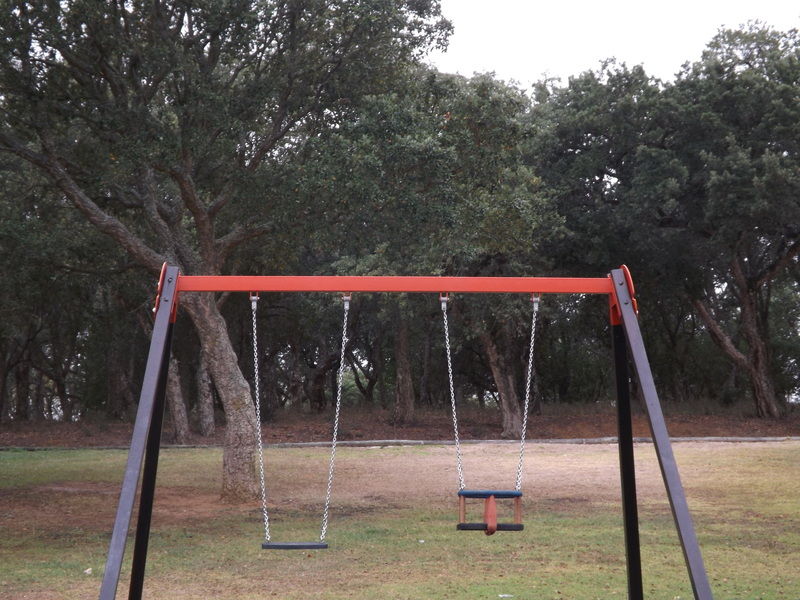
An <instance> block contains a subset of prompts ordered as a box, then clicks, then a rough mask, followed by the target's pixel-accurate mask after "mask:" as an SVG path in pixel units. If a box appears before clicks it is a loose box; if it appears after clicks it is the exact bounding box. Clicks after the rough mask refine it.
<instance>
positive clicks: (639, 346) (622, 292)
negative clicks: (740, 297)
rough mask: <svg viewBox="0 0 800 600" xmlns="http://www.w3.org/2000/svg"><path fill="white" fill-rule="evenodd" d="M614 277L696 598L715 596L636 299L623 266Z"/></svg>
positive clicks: (614, 273) (657, 452)
mask: <svg viewBox="0 0 800 600" xmlns="http://www.w3.org/2000/svg"><path fill="white" fill-rule="evenodd" d="M611 278H612V280H613V282H614V291H615V295H616V299H617V302H618V305H619V309H620V315H621V320H622V326H623V328H624V330H625V337H626V338H627V340H628V348H629V349H630V353H631V358H632V360H633V365H634V368H635V369H636V376H637V377H638V379H639V385H640V386H641V389H642V395H643V397H644V401H645V407H646V409H647V418H648V421H649V423H650V431H651V434H652V436H653V444H654V445H655V450H656V456H657V457H658V464H659V466H660V467H661V477H662V478H663V480H664V486H665V487H666V489H667V496H668V497H669V504H670V507H671V508H672V516H673V518H674V520H675V526H676V528H677V530H678V537H679V538H680V542H681V548H682V549H683V556H684V559H685V560H686V567H687V569H688V571H689V579H690V581H691V584H692V591H693V592H694V597H695V600H713V596H712V594H711V586H710V585H709V583H708V575H707V574H706V568H705V565H704V564H703V556H702V554H701V553H700V545H699V544H698V542H697V536H696V535H695V531H694V524H693V523H692V516H691V514H690V513H689V506H688V504H687V502H686V494H685V493H684V491H683V485H681V478H680V475H679V474H678V465H677V463H676V462H675V456H674V454H673V453H672V444H671V443H670V439H669V434H668V433H667V426H666V423H665V422H664V414H663V413H662V412H661V404H660V403H659V400H658V393H657V392H656V386H655V383H654V382H653V373H652V371H651V370H650V362H649V361H648V359H647V353H646V352H645V349H644V341H643V340H642V332H641V330H640V329H639V321H638V320H637V318H636V313H635V312H634V310H633V303H632V301H631V297H630V293H629V291H628V286H627V283H626V281H625V274H624V273H623V271H622V270H621V269H615V270H613V271H612V272H611Z"/></svg>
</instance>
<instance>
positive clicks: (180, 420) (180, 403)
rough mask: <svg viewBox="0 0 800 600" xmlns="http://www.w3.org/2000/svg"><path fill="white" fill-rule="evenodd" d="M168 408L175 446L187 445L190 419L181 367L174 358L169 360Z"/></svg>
mask: <svg viewBox="0 0 800 600" xmlns="http://www.w3.org/2000/svg"><path fill="white" fill-rule="evenodd" d="M167 406H168V407H169V416H170V419H171V421H172V427H173V439H172V441H173V442H174V443H175V444H185V443H186V442H188V441H189V417H188V415H187V414H186V403H185V402H184V400H183V387H182V386H181V374H180V366H179V365H178V359H176V358H175V357H174V356H171V357H170V359H169V373H168V374H167Z"/></svg>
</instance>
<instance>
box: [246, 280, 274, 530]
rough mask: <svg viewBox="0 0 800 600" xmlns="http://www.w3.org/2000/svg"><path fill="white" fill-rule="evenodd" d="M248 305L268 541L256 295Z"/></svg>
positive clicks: (263, 502)
mask: <svg viewBox="0 0 800 600" xmlns="http://www.w3.org/2000/svg"><path fill="white" fill-rule="evenodd" d="M250 306H251V308H252V311H253V377H254V380H255V400H256V431H257V432H258V476H259V481H260V483H261V514H262V515H264V541H267V542H268V541H269V539H270V535H269V513H268V512H267V485H266V483H265V482H264V443H263V441H262V439H261V387H260V381H259V374H258V328H257V327H256V312H257V306H258V296H257V295H256V294H250Z"/></svg>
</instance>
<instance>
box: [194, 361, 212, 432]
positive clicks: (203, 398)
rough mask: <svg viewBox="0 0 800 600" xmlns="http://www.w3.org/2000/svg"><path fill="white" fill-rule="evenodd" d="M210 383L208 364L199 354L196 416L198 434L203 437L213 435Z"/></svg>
mask: <svg viewBox="0 0 800 600" xmlns="http://www.w3.org/2000/svg"><path fill="white" fill-rule="evenodd" d="M211 385H212V384H211V376H210V375H209V374H208V366H207V365H206V361H205V358H204V356H203V355H201V356H200V365H199V367H198V369H197V418H198V421H199V426H200V435H202V436H203V437H208V436H211V435H214V427H215V423H214V393H213V391H212V389H211Z"/></svg>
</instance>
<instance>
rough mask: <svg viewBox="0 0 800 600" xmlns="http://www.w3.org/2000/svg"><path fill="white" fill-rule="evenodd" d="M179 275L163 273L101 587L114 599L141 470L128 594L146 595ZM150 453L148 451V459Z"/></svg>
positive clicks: (103, 596)
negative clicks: (145, 588) (137, 516)
mask: <svg viewBox="0 0 800 600" xmlns="http://www.w3.org/2000/svg"><path fill="white" fill-rule="evenodd" d="M177 280H178V269H177V267H168V268H167V269H166V271H165V272H164V279H163V286H162V288H161V295H160V297H159V300H158V302H159V307H158V311H157V312H156V319H155V323H154V324H153V335H152V338H151V340H150V352H149V354H148V356H147V366H146V367H145V373H144V380H143V382H142V392H141V395H140V396H139V408H138V410H137V412H136V422H135V424H134V426H133V435H132V437H131V447H130V450H129V452H128V462H127V464H126V466H125V476H124V478H123V481H122V491H121V492H120V496H119V504H118V505H117V516H116V518H115V521H114V530H113V533H112V534H111V542H110V544H109V549H108V558H107V560H106V568H105V571H104V573H103V583H102V584H101V587H100V600H114V598H116V595H117V585H118V584H119V577H120V571H121V570H122V559H123V556H124V554H125V543H126V540H127V537H128V527H129V526H130V522H131V515H132V513H133V505H134V502H135V500H136V491H137V489H138V487H139V474H140V472H142V463H144V471H143V473H142V493H141V498H140V502H139V520H138V522H137V526H136V543H135V547H134V556H133V564H132V568H131V585H130V591H129V593H128V598H129V599H131V600H139V599H140V598H141V596H142V584H143V582H144V568H145V563H146V560H147V542H148V539H149V536H150V517H151V514H152V509H153V492H154V489H155V481H156V467H157V464H158V449H159V446H160V439H161V424H162V421H163V414H164V397H165V394H166V384H167V370H168V368H169V354H170V344H171V341H172V322H171V321H172V315H173V311H174V308H175V302H176V298H175V287H176V284H177ZM145 452H146V453H147V456H146V458H145Z"/></svg>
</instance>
